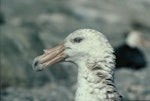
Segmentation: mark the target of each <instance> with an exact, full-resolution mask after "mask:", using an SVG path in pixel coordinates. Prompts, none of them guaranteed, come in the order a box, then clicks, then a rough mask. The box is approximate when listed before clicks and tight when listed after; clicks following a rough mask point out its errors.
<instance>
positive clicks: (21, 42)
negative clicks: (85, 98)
mask: <svg viewBox="0 0 150 101" xmlns="http://www.w3.org/2000/svg"><path fill="white" fill-rule="evenodd" d="M0 7H1V9H0V10H1V12H0V32H1V34H0V41H1V48H0V49H1V54H0V55H1V59H0V60H1V66H0V69H1V83H0V87H1V93H0V94H1V101H73V98H74V92H75V89H76V76H77V68H76V67H75V66H74V65H72V64H68V63H61V64H57V65H55V66H53V67H52V68H49V69H47V70H45V71H42V72H38V73H37V72H34V71H33V70H32V67H31V64H32V61H33V59H34V57H35V56H37V55H39V54H42V53H43V52H42V51H43V49H45V48H50V47H52V46H55V45H56V44H58V43H60V42H62V40H63V39H64V38H65V37H66V36H67V35H68V34H69V33H70V32H72V31H74V30H76V29H79V28H92V29H96V30H99V31H101V32H102V33H104V34H105V35H106V36H107V37H108V39H109V41H110V43H111V44H112V45H113V46H117V45H119V44H120V43H122V42H123V41H124V38H123V33H126V32H127V31H128V30H130V29H133V28H136V29H138V30H139V31H141V32H142V33H143V36H145V39H147V40H150V20H149V18H150V12H149V11H150V1H149V0H124V1H123V0H92V1H90V0H61V1H59V0H1V6H0ZM143 51H144V53H145V54H146V58H147V61H148V65H147V67H146V68H143V69H142V70H139V71H136V70H132V69H126V68H122V69H120V70H117V71H116V73H115V82H116V85H117V88H118V90H119V91H120V93H121V94H122V95H123V97H124V99H125V101H150V86H149V83H150V75H149V72H150V46H147V47H145V48H144V49H143Z"/></svg>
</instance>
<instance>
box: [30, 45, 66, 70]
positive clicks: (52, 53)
mask: <svg viewBox="0 0 150 101" xmlns="http://www.w3.org/2000/svg"><path fill="white" fill-rule="evenodd" d="M65 49H66V48H65V46H64V45H63V44H61V45H59V46H56V47H54V48H52V49H46V50H44V54H43V55H40V56H38V57H36V58H35V59H34V61H33V64H32V67H33V70H35V71H41V70H43V69H44V68H46V67H48V66H50V65H53V64H55V63H57V62H60V61H61V60H63V59H65V58H66V57H67V55H66V54H65V53H64V51H65Z"/></svg>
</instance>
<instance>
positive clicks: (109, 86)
mask: <svg viewBox="0 0 150 101" xmlns="http://www.w3.org/2000/svg"><path fill="white" fill-rule="evenodd" d="M77 36H78V37H79V36H80V37H83V38H84V40H83V42H81V43H79V44H77V45H76V46H75V45H74V44H73V45H72V44H69V43H70V40H71V39H73V38H74V37H77ZM65 41H66V42H65V43H66V44H65V46H68V47H75V48H74V51H76V52H74V53H71V52H68V51H66V53H67V54H68V53H70V54H72V55H73V54H75V53H78V54H76V55H74V56H75V57H70V58H68V59H67V60H66V61H68V60H69V59H70V60H69V61H72V62H74V63H75V64H77V65H78V88H77V92H76V97H75V101H121V96H120V95H119V93H118V92H117V90H116V88H115V85H114V81H113V74H114V59H115V56H114V55H113V48H112V47H111V45H110V44H109V42H108V40H107V39H106V38H105V36H104V35H103V34H102V33H100V32H98V31H95V30H91V29H81V30H77V31H75V32H73V33H72V34H70V35H69V36H68V37H67V38H66V40H65ZM78 47H79V48H78ZM78 49H79V50H78ZM78 51H79V52H78ZM80 55H81V56H80Z"/></svg>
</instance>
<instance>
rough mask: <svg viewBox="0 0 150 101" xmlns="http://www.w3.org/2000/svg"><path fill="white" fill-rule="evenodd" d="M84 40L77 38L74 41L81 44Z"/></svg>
mask: <svg viewBox="0 0 150 101" xmlns="http://www.w3.org/2000/svg"><path fill="white" fill-rule="evenodd" d="M82 40H83V38H82V37H76V38H74V39H73V42H75V43H80V42H81V41H82Z"/></svg>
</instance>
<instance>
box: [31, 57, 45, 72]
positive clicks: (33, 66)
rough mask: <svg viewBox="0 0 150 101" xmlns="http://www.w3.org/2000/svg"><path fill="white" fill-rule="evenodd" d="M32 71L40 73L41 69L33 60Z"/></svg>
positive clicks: (36, 61)
mask: <svg viewBox="0 0 150 101" xmlns="http://www.w3.org/2000/svg"><path fill="white" fill-rule="evenodd" d="M32 69H33V70H34V71H36V72H37V71H42V70H43V67H42V66H41V65H40V63H39V61H38V60H37V59H35V60H34V61H33V63H32Z"/></svg>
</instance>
